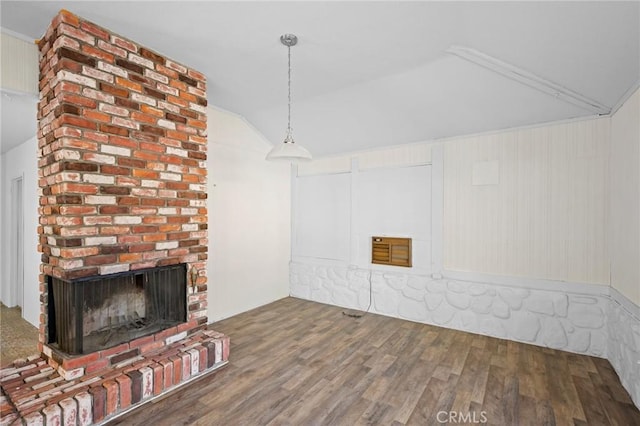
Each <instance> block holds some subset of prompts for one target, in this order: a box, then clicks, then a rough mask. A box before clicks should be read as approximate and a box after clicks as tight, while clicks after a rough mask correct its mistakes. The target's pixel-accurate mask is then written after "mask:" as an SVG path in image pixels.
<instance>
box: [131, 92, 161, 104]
mask: <svg viewBox="0 0 640 426" xmlns="http://www.w3.org/2000/svg"><path fill="white" fill-rule="evenodd" d="M131 99H133V100H134V101H136V102H142V103H143V104H147V105H151V106H156V100H155V99H154V98H151V97H149V96H145V95H141V94H139V93H132V94H131Z"/></svg>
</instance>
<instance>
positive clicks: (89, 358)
mask: <svg viewBox="0 0 640 426" xmlns="http://www.w3.org/2000/svg"><path fill="white" fill-rule="evenodd" d="M84 256H87V254H85V255H84ZM99 357H100V354H99V353H98V352H94V353H91V354H88V355H82V356H77V357H74V358H70V359H65V360H63V362H62V368H64V369H65V370H72V369H74V368H78V367H84V366H86V365H89V364H90V363H92V362H94V361H96V360H97V359H98V358H99Z"/></svg>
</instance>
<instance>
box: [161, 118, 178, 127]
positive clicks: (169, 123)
mask: <svg viewBox="0 0 640 426" xmlns="http://www.w3.org/2000/svg"><path fill="white" fill-rule="evenodd" d="M158 126H160V127H164V128H165V129H171V130H175V129H176V123H174V122H173V121H169V120H165V119H160V120H158Z"/></svg>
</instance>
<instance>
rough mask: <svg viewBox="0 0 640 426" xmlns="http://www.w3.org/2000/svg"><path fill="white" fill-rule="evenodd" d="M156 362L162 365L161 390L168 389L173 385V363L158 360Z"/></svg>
mask: <svg viewBox="0 0 640 426" xmlns="http://www.w3.org/2000/svg"><path fill="white" fill-rule="evenodd" d="M158 362H159V363H160V364H161V365H162V370H163V372H162V376H163V378H164V383H163V388H164V389H169V388H170V387H171V386H172V385H173V363H172V362H171V361H169V360H160V361H158Z"/></svg>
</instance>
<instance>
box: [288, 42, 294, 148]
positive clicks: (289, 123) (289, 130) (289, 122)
mask: <svg viewBox="0 0 640 426" xmlns="http://www.w3.org/2000/svg"><path fill="white" fill-rule="evenodd" d="M287 56H288V58H289V73H288V76H289V80H288V87H289V104H288V105H289V112H288V115H287V141H288V140H289V139H293V138H292V137H291V46H287ZM292 142H293V141H292Z"/></svg>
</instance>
